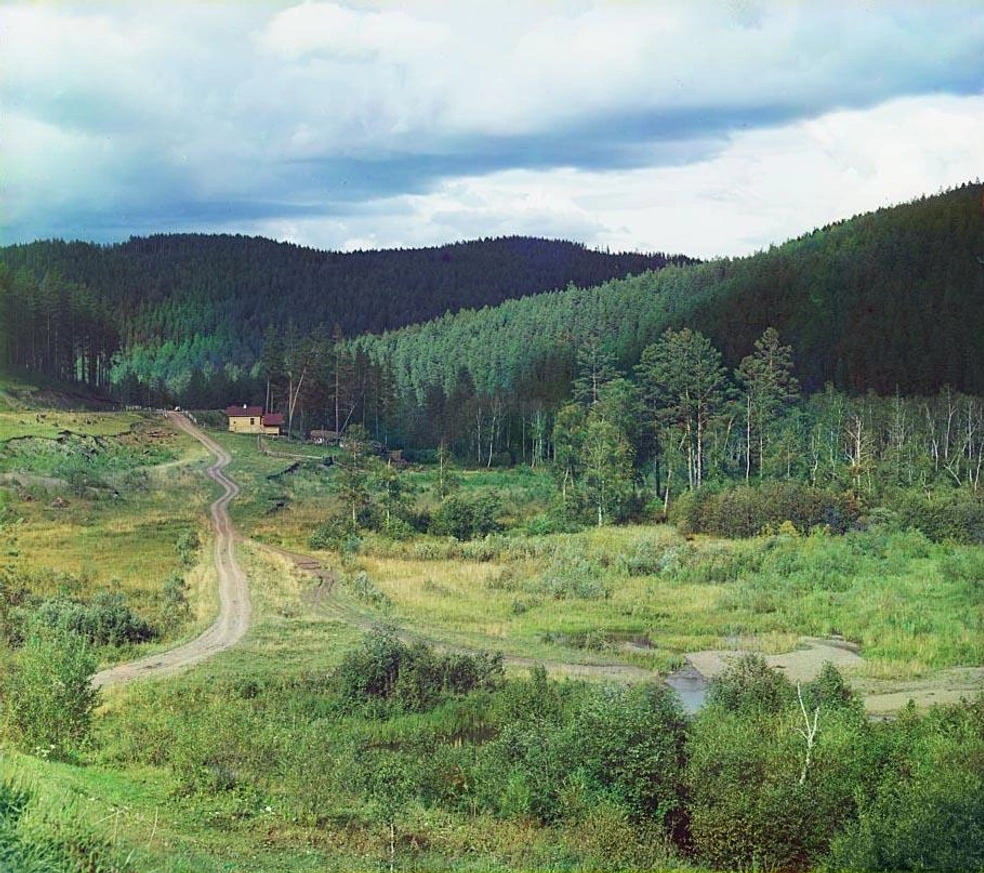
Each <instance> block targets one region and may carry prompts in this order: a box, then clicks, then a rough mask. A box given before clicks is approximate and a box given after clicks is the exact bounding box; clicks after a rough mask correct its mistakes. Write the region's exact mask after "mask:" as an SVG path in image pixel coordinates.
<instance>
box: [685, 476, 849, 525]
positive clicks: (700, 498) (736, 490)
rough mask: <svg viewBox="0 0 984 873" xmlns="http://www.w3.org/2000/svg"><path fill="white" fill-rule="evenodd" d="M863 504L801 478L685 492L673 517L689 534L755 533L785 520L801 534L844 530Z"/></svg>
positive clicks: (781, 523) (780, 523)
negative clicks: (814, 531) (818, 530)
mask: <svg viewBox="0 0 984 873" xmlns="http://www.w3.org/2000/svg"><path fill="white" fill-rule="evenodd" d="M859 517H860V508H859V507H858V506H857V505H856V503H855V502H854V500H853V499H852V498H851V497H850V496H849V495H845V494H839V493H837V492H834V491H830V490H826V489H822V488H812V487H810V486H809V485H804V484H802V483H799V482H765V483H763V484H761V485H738V486H735V487H733V488H725V489H722V490H714V489H712V488H703V489H701V490H699V491H696V492H693V493H691V494H687V495H683V496H682V497H680V498H679V499H678V500H677V501H676V503H675V504H671V507H670V519H671V520H672V521H673V522H674V523H675V524H676V525H677V526H678V527H679V528H680V530H681V532H683V533H709V534H716V535H718V536H726V537H753V536H758V535H759V534H761V533H765V532H768V531H775V530H778V529H779V528H780V527H781V526H782V525H783V523H784V522H789V523H791V524H792V525H793V526H794V527H795V528H796V530H798V531H799V532H800V533H807V532H809V531H810V530H811V529H812V528H814V527H818V526H822V527H827V528H829V529H830V531H831V532H832V533H844V532H845V531H847V530H850V529H852V528H854V527H856V526H857V524H858V519H859Z"/></svg>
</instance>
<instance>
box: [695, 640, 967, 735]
mask: <svg viewBox="0 0 984 873" xmlns="http://www.w3.org/2000/svg"><path fill="white" fill-rule="evenodd" d="M750 651H752V650H750V649H727V650H725V649H718V650H711V651H703V652H690V653H688V654H687V662H688V663H689V664H690V665H691V667H693V669H694V670H696V671H697V673H699V674H700V675H701V676H702V677H703V678H704V679H705V680H707V679H712V678H714V677H715V676H717V675H718V674H720V673H721V672H723V671H724V670H726V669H727V668H728V667H729V666H730V665H732V664H733V663H734V662H735V661H736V660H737V659H738V658H739V657H741V656H742V655H744V654H748V653H749V652H750ZM764 657H765V661H766V663H767V664H768V665H769V666H770V667H773V668H775V669H777V670H780V671H782V673H784V674H785V676H786V678H788V679H789V681H790V682H793V683H796V682H809V681H811V680H813V679H815V678H816V677H817V676H818V675H820V671H821V670H822V669H823V665H824V664H825V663H827V662H828V661H829V662H831V663H832V664H833V665H834V666H835V667H837V669H838V670H840V671H841V672H842V673H844V674H845V676H846V678H847V679H848V680H849V681H850V682H851V684H852V686H853V687H854V688H855V689H856V690H857V691H858V692H860V694H861V696H862V697H863V699H864V705H865V709H866V710H867V711H868V713H869V714H870V715H873V716H888V715H892V714H894V713H896V712H898V711H899V710H900V709H903V708H904V707H905V706H906V705H908V703H909V701H910V700H911V701H913V703H914V704H915V705H916V706H917V707H918V708H920V709H924V708H927V707H929V706H932V705H933V704H937V703H940V704H945V703H958V702H959V701H960V700H961V699H962V698H967V699H969V698H973V697H976V696H977V695H978V694H980V693H981V691H982V690H984V667H953V668H951V669H949V670H941V671H939V672H937V673H934V674H933V675H932V676H928V677H925V678H922V679H914V680H897V681H896V680H886V679H869V678H865V677H862V676H856V675H854V676H852V673H856V672H857V668H859V667H860V666H861V665H862V664H863V663H864V659H863V657H862V655H861V653H860V650H859V649H858V647H857V646H855V645H853V644H851V643H848V642H846V641H844V640H838V639H828V640H824V639H817V638H813V637H804V638H803V639H802V641H801V645H800V647H799V648H796V649H794V650H793V651H790V652H783V653H781V654H777V655H765V656H764Z"/></svg>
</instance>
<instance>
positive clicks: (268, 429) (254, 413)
mask: <svg viewBox="0 0 984 873" xmlns="http://www.w3.org/2000/svg"><path fill="white" fill-rule="evenodd" d="M225 414H226V418H228V419H229V430H230V431H231V432H232V433H262V434H267V435H268V436H279V435H280V430H281V428H282V427H283V425H284V417H283V415H281V414H280V413H279V412H264V411H263V407H262V406H247V405H246V404H245V403H244V404H243V405H242V406H227V407H226V411H225Z"/></svg>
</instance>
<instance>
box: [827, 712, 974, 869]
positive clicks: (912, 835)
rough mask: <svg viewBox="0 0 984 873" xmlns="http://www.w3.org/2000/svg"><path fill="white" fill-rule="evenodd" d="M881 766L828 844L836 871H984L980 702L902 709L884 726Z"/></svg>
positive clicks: (830, 862) (830, 866) (830, 864)
mask: <svg viewBox="0 0 984 873" xmlns="http://www.w3.org/2000/svg"><path fill="white" fill-rule="evenodd" d="M883 730H884V734H885V737H884V742H885V744H886V749H885V765H884V766H883V767H882V768H881V769H880V771H876V772H875V773H873V778H872V782H874V783H875V788H874V790H873V791H867V792H864V793H863V794H862V795H861V796H860V797H861V808H860V810H859V815H858V817H857V819H856V820H855V821H853V822H850V823H849V824H848V825H847V827H846V828H845V829H844V831H843V832H842V833H841V834H839V835H838V836H837V837H836V838H835V839H834V840H833V844H832V848H831V854H830V859H829V862H828V865H829V868H830V869H834V870H981V869H984V697H978V698H977V700H976V701H975V702H973V703H964V704H959V705H956V706H951V707H946V708H937V709H934V710H932V711H930V712H929V713H928V714H927V715H925V716H920V715H917V714H916V713H915V711H914V710H911V709H910V710H908V711H903V713H902V714H901V715H900V717H899V719H898V721H897V722H895V723H894V724H889V725H886V726H885V727H884V729H883Z"/></svg>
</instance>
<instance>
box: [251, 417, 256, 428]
mask: <svg viewBox="0 0 984 873" xmlns="http://www.w3.org/2000/svg"><path fill="white" fill-rule="evenodd" d="M254 424H256V419H255V418H251V419H250V420H249V426H250V427H252V426H253V425H254Z"/></svg>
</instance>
